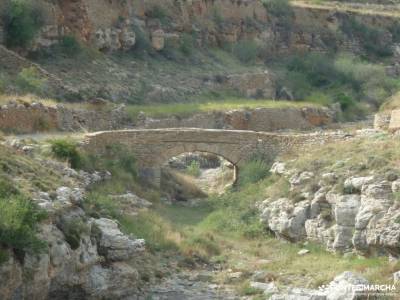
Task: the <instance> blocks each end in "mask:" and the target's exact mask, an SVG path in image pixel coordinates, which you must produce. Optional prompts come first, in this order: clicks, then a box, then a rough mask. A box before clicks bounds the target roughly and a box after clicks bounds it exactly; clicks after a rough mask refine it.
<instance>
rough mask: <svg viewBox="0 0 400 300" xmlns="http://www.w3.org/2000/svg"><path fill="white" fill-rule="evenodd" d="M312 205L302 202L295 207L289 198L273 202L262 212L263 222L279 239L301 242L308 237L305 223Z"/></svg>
mask: <svg viewBox="0 0 400 300" xmlns="http://www.w3.org/2000/svg"><path fill="white" fill-rule="evenodd" d="M309 210H310V204H309V202H308V201H302V202H299V203H296V205H293V204H292V202H291V201H290V200H289V199H287V198H281V199H279V200H277V201H275V202H272V203H271V204H270V205H269V206H268V207H267V208H265V209H264V211H263V212H262V217H261V218H262V220H263V222H264V223H265V224H266V225H267V227H268V228H269V229H270V230H272V231H273V232H275V234H276V235H277V236H279V237H282V238H285V239H288V240H291V241H299V240H301V239H303V238H304V237H305V235H306V232H305V227H304V223H305V221H306V220H307V218H308V215H309Z"/></svg>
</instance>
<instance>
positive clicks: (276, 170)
mask: <svg viewBox="0 0 400 300" xmlns="http://www.w3.org/2000/svg"><path fill="white" fill-rule="evenodd" d="M286 171H287V170H286V164H285V163H283V162H279V161H277V162H274V164H273V165H272V167H271V169H270V172H271V173H272V174H276V175H284V174H285V173H286Z"/></svg>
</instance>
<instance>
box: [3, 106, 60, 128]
mask: <svg viewBox="0 0 400 300" xmlns="http://www.w3.org/2000/svg"><path fill="white" fill-rule="evenodd" d="M57 127H58V115H57V110H56V109H55V108H51V107H44V106H43V105H40V104H34V105H23V104H16V103H12V104H7V105H2V106H1V107H0V129H1V130H2V131H4V132H14V133H32V132H37V131H46V130H55V129H57Z"/></svg>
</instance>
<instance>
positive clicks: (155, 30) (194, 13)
mask: <svg viewBox="0 0 400 300" xmlns="http://www.w3.org/2000/svg"><path fill="white" fill-rule="evenodd" d="M21 3H22V4H19V5H21V7H17V4H15V3H14V1H12V0H3V1H1V2H0V5H1V6H2V7H3V9H2V11H4V13H3V16H2V18H0V28H1V30H0V32H2V34H0V36H2V37H3V39H2V40H3V43H4V44H5V45H6V46H7V47H8V48H9V49H8V50H7V49H5V48H0V51H1V53H2V55H1V57H3V56H4V58H6V59H3V60H2V61H1V64H0V67H1V69H0V72H1V73H2V76H1V80H0V89H1V90H3V92H6V93H18V94H25V93H27V92H28V93H33V94H37V95H39V96H47V97H56V98H58V99H64V100H69V101H82V100H93V99H98V98H102V99H105V100H108V101H113V102H125V103H128V104H138V103H145V104H148V103H165V102H193V101H204V100H213V101H214V100H220V99H224V98H226V97H232V96H233V97H242V98H243V97H244V98H264V99H265V98H266V99H286V100H307V101H311V102H317V103H320V104H323V105H332V104H333V103H339V104H340V106H341V109H342V110H344V111H346V114H345V115H346V117H350V118H351V117H353V118H355V117H360V116H362V115H363V114H365V112H367V111H370V110H375V109H377V107H379V105H380V104H381V103H383V101H384V100H385V99H386V98H387V97H389V96H391V95H392V94H394V93H395V92H396V91H397V87H398V73H399V72H398V66H397V60H398V54H397V43H398V42H399V41H398V31H399V26H398V22H397V13H398V12H397V11H398V8H397V7H396V6H393V7H390V8H389V7H382V6H379V5H378V6H377V7H373V13H371V6H368V5H363V4H358V5H353V6H352V5H347V4H346V5H345V4H337V5H334V4H332V2H331V1H322V2H321V3H319V4H318V5H317V4H314V3H307V2H297V1H293V2H291V3H289V2H287V1H277V0H265V1H259V0H253V1H222V0H221V1H206V0H198V1H162V2H159V1H145V2H143V1H133V0H132V1H113V2H111V3H110V2H104V1H102V2H101V3H100V2H94V1H85V0H81V1H75V2H73V3H70V2H69V1H65V2H64V1H59V2H56V3H54V2H50V1H35V2H34V3H31V1H28V0H26V1H22V2H21ZM18 9H19V10H21V14H20V15H18V14H17V13H16V11H18ZM29 28H30V29H29ZM10 49H11V50H12V51H14V52H10V51H9V50H10ZM15 52H18V53H19V54H20V55H19V56H18V55H17V54H15V55H14V54H12V53H15ZM350 54H351V55H350ZM24 57H25V58H24ZM26 58H28V60H26ZM32 61H33V62H35V63H34V64H32ZM350 66H352V67H350ZM371 74H374V76H371Z"/></svg>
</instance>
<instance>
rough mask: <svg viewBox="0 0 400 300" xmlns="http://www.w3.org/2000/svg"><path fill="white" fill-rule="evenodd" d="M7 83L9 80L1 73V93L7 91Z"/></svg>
mask: <svg viewBox="0 0 400 300" xmlns="http://www.w3.org/2000/svg"><path fill="white" fill-rule="evenodd" d="M7 85H8V80H7V77H6V75H4V74H0V94H1V93H5V92H6V90H7Z"/></svg>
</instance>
